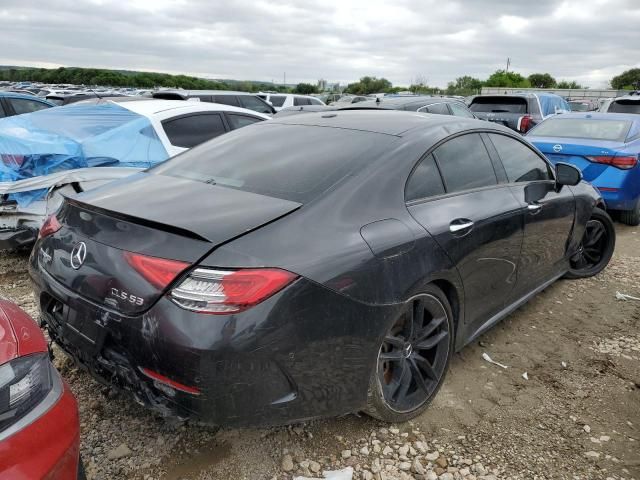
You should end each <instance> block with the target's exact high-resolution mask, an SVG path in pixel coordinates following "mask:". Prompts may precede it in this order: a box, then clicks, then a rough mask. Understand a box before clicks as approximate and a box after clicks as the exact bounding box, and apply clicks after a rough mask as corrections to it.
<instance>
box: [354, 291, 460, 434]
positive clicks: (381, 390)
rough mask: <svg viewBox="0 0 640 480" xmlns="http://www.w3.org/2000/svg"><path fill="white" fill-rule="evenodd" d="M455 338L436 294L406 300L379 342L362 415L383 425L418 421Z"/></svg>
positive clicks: (441, 297) (439, 293)
mask: <svg viewBox="0 0 640 480" xmlns="http://www.w3.org/2000/svg"><path fill="white" fill-rule="evenodd" d="M453 337H454V330H453V315H452V313H451V307H450V305H449V302H448V301H447V298H446V296H445V295H444V294H443V293H442V291H441V290H440V289H439V288H437V287H435V286H428V287H427V288H426V289H425V292H424V293H423V294H420V295H417V296H415V297H413V298H411V299H410V300H408V301H407V302H406V303H405V305H404V307H403V308H402V310H401V312H400V313H399V314H398V316H397V318H396V320H395V322H394V323H393V325H392V326H391V328H390V329H389V331H388V332H387V333H386V334H385V336H384V338H383V339H382V342H381V345H380V347H379V350H378V356H377V359H376V365H375V369H374V371H373V373H372V374H371V378H370V380H369V391H368V394H367V407H366V409H365V412H366V413H367V414H369V415H370V416H372V417H374V418H377V419H379V420H383V421H386V422H406V421H408V420H411V419H412V418H414V417H416V416H418V415H420V413H422V412H423V411H424V410H425V409H426V408H427V406H428V405H429V403H430V402H431V400H432V399H433V397H434V396H435V394H436V393H437V392H438V390H439V389H440V387H441V385H442V382H443V380H444V377H445V374H446V372H447V369H448V367H449V361H450V359H451V355H452V354H453Z"/></svg>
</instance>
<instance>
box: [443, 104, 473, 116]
mask: <svg viewBox="0 0 640 480" xmlns="http://www.w3.org/2000/svg"><path fill="white" fill-rule="evenodd" d="M449 107H450V108H451V111H452V112H453V114H454V115H455V116H456V117H466V118H474V116H473V113H471V112H470V111H469V110H467V107H465V106H463V105H460V104H458V103H450V104H449Z"/></svg>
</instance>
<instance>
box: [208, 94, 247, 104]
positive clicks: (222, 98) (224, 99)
mask: <svg viewBox="0 0 640 480" xmlns="http://www.w3.org/2000/svg"><path fill="white" fill-rule="evenodd" d="M211 98H212V100H213V103H221V104H223V105H231V106H233V107H239V106H240V102H239V101H238V97H236V96H235V95H213V96H212V97H211Z"/></svg>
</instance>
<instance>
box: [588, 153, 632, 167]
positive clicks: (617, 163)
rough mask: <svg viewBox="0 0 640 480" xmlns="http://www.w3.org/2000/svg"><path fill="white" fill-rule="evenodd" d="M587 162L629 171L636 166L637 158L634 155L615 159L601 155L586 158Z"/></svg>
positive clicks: (612, 156)
mask: <svg viewBox="0 0 640 480" xmlns="http://www.w3.org/2000/svg"><path fill="white" fill-rule="evenodd" d="M587 160H589V161H590V162H593V163H603V164H605V165H611V166H613V167H617V168H621V169H623V170H629V169H630V168H633V167H635V166H636V165H637V164H638V157H637V156H636V155H625V156H620V157H616V156H614V155H601V156H593V157H587Z"/></svg>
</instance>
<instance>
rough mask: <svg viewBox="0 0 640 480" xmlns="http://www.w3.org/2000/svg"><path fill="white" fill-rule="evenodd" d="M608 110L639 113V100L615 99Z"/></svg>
mask: <svg viewBox="0 0 640 480" xmlns="http://www.w3.org/2000/svg"><path fill="white" fill-rule="evenodd" d="M608 111H609V112H615V113H640V100H616V101H615V102H611V105H610V106H609V110H608Z"/></svg>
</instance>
